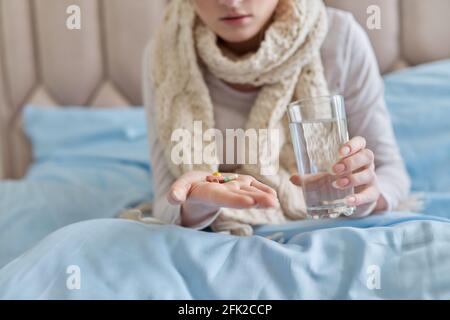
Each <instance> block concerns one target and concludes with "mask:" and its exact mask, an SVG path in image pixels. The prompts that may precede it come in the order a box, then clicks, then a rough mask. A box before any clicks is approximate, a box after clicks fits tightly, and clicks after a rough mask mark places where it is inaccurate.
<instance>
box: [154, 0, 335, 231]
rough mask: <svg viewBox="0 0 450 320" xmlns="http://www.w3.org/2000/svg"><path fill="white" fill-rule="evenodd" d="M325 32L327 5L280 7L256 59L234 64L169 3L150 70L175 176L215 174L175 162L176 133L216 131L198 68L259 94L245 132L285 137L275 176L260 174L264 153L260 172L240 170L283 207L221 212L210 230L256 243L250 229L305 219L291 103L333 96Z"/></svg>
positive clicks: (309, 2) (306, 2)
mask: <svg viewBox="0 0 450 320" xmlns="http://www.w3.org/2000/svg"><path fill="white" fill-rule="evenodd" d="M327 31H328V24H327V13H326V9H325V5H324V4H323V2H322V0H280V3H279V5H278V7H277V9H276V11H275V15H274V20H273V22H272V24H271V25H270V26H269V28H268V29H267V31H266V33H265V38H264V40H263V41H262V43H261V45H260V48H259V49H258V51H257V52H255V53H251V54H247V55H245V56H242V57H237V56H234V55H233V54H232V53H230V52H227V51H225V50H224V49H222V48H220V47H219V46H218V44H217V36H216V35H215V34H214V33H213V32H212V31H211V30H209V29H208V28H207V27H206V26H205V25H204V24H203V23H202V22H201V21H200V19H198V18H197V16H196V13H195V11H194V8H193V6H192V4H191V2H190V1H187V0H172V1H171V3H170V4H169V6H168V8H167V11H166V13H165V17H164V20H163V24H162V26H161V29H160V31H159V33H158V35H157V38H156V39H155V45H154V47H153V52H152V54H151V55H150V56H151V57H152V61H151V63H150V66H151V68H152V70H151V76H152V81H153V86H154V101H153V103H154V108H155V114H156V117H157V119H156V120H157V123H158V128H157V132H158V135H159V139H160V142H161V143H162V144H163V145H164V146H165V157H166V161H167V163H168V165H169V167H170V170H171V173H172V174H173V175H174V176H175V177H179V176H181V175H182V174H183V173H185V172H188V171H191V170H207V171H211V172H212V171H216V170H218V165H217V164H206V163H203V164H200V165H199V164H182V165H175V164H174V162H173V161H172V160H171V151H172V146H173V145H174V143H173V142H172V141H171V135H172V132H173V131H174V130H176V129H180V128H185V129H188V130H189V131H190V132H191V133H193V123H194V121H202V124H203V127H204V130H206V129H208V128H214V114H213V104H212V102H211V98H210V95H209V91H208V88H207V86H206V84H205V81H204V78H203V74H202V71H201V68H200V65H199V64H200V63H203V65H204V66H206V68H208V70H209V71H210V72H211V73H212V74H213V75H214V76H216V77H217V78H219V79H221V80H223V81H226V82H229V83H235V84H249V85H253V86H257V87H261V90H260V93H259V94H258V97H257V99H256V102H255V104H254V106H253V108H252V110H251V112H250V115H249V118H248V121H247V124H246V128H245V129H248V128H253V129H256V130H258V129H269V130H270V129H279V132H280V133H281V137H280V139H281V141H280V144H279V145H280V146H279V149H278V150H273V153H271V156H273V155H276V156H278V155H279V170H278V172H277V173H276V174H272V175H263V174H261V172H262V171H261V163H263V161H266V162H265V163H267V161H268V159H265V160H264V159H262V158H264V157H266V151H267V150H258V156H259V157H258V158H259V159H260V160H259V161H258V164H256V165H255V164H252V165H247V164H246V165H243V166H242V167H241V169H240V170H239V173H244V174H249V175H252V176H254V177H255V178H256V179H258V180H260V181H261V182H263V183H266V184H268V185H270V186H272V187H273V188H275V190H276V191H277V193H278V198H279V200H280V206H278V207H276V208H274V209H241V210H237V209H229V208H222V209H221V211H220V215H219V217H218V218H217V220H216V221H215V222H214V223H213V225H212V228H213V230H215V231H230V232H231V233H232V234H236V235H251V234H252V228H251V225H258V224H267V223H282V222H285V221H286V220H294V219H302V218H304V217H305V204H304V200H303V197H302V194H301V190H300V189H299V188H298V187H297V186H294V185H293V184H292V183H291V182H290V181H289V177H290V176H291V174H292V173H294V172H296V171H297V170H296V164H295V157H294V152H293V148H292V144H291V141H290V134H289V126H288V121H287V116H286V107H287V105H288V104H289V103H290V102H291V101H293V100H297V99H301V98H304V97H312V96H322V95H327V94H328V88H327V83H326V80H325V76H324V70H323V66H322V61H321V57H320V48H321V45H322V43H323V41H324V39H325V36H326V34H327ZM309 134H310V135H311V136H312V135H315V136H321V139H322V140H323V139H325V140H326V132H323V128H321V127H318V128H316V130H315V131H312V132H309ZM192 136H193V137H194V135H193V134H192ZM197 138H198V137H197ZM199 139H200V140H202V139H203V137H200V138H199ZM259 139H264V137H262V136H260V137H259ZM260 142H261V141H260ZM201 143H203V141H200V144H201ZM262 145H265V144H264V143H263V144H262ZM260 149H261V148H260ZM194 152H196V150H193V153H194ZM197 152H198V150H197ZM266 158H267V157H266Z"/></svg>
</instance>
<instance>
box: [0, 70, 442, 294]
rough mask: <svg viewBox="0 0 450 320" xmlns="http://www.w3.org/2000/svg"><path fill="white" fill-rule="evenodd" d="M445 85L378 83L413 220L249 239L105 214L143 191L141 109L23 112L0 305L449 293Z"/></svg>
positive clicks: (4, 191)
mask: <svg viewBox="0 0 450 320" xmlns="http://www.w3.org/2000/svg"><path fill="white" fill-rule="evenodd" d="M448 83H450V61H442V62H438V63H434V64H429V65H425V66H421V67H418V68H413V69H410V70H407V71H402V72H400V73H396V74H392V75H390V76H388V77H386V99H387V101H388V105H389V107H390V111H391V114H392V119H393V122H394V127H395V132H396V135H397V138H398V141H399V144H400V147H401V150H402V153H403V156H404V158H405V161H406V164H407V167H408V170H409V172H410V174H411V177H412V179H413V190H414V191H415V192H421V193H423V194H424V196H425V199H426V207H425V209H424V212H422V213H420V214H415V213H396V212H387V213H384V214H380V215H373V216H370V217H366V218H363V219H338V220H324V221H299V222H294V223H290V224H286V225H281V226H261V227H257V228H255V233H256V235H255V236H253V237H249V238H239V237H234V236H228V235H223V234H214V233H209V232H202V231H193V230H188V229H184V228H180V227H176V226H146V225H142V224H139V223H136V222H130V221H124V220H118V219H105V218H113V217H115V216H116V215H117V213H118V212H119V211H120V209H122V208H124V207H127V206H132V205H133V204H135V203H137V202H140V201H143V200H148V199H151V198H152V196H153V195H152V192H151V169H150V168H149V167H148V157H147V154H148V152H147V146H146V139H145V120H144V114H143V111H142V110H133V111H91V112H89V113H87V112H86V111H85V110H82V109H74V110H72V111H59V110H54V111H46V112H43V111H40V110H38V109H34V108H30V109H28V111H27V113H26V114H25V126H26V128H27V133H28V135H29V136H30V138H31V140H32V142H33V147H34V151H33V154H34V157H35V160H36V164H35V165H34V166H33V167H32V169H31V171H30V173H29V174H28V176H27V177H26V179H25V180H24V181H20V182H2V183H0V267H1V269H0V298H31V299H36V298H43V299H46V298H50V299H79V298H93V299H117V298H124V299H133V298H137V299H147V298H161V299H168V298H187V299H191V298H196V299H198V298H204V299H224V298H225V299H226V298H230V299H236V298H238V299H284V298H288V299H298V298H301V299H329V298H339V299H347V298H349V299H352V298H361V299H377V298H382V299H391V298H402V299H409V298H438V299H449V298H450V276H449V275H448V272H447V270H448V269H449V267H450V223H449V222H450V220H449V219H450V210H449V208H450V176H449V170H448V164H449V163H450V126H449V120H448V119H449V118H450V90H448ZM70 112H72V114H70V115H68V113H70ZM117 112H119V114H118V113H117ZM64 117H67V118H66V122H65V123H66V125H65V128H64V129H65V130H63V132H64V134H61V128H58V127H55V126H57V125H58V123H62V121H63V120H62V118H64ZM67 119H70V121H69V122H67ZM77 122H79V123H85V124H84V125H81V127H82V128H83V130H79V127H80V124H79V123H77ZM71 123H72V124H73V126H72V125H71ZM52 130H53V131H52ZM56 132H58V134H59V136H58V134H55V133H56ZM77 221H82V222H79V223H74V222H77ZM63 226H65V227H63ZM61 227H63V228H61ZM55 230H57V231H55ZM53 231H55V232H53ZM46 235H48V236H46ZM269 236H270V237H271V238H273V239H274V241H272V240H268V239H267V238H265V237H269Z"/></svg>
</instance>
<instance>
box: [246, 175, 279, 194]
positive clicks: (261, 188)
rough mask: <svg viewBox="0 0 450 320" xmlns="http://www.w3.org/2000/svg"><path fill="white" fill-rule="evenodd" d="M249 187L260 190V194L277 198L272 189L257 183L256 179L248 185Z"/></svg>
mask: <svg viewBox="0 0 450 320" xmlns="http://www.w3.org/2000/svg"><path fill="white" fill-rule="evenodd" d="M250 186H252V187H255V188H257V189H259V190H261V191H262V192H266V193H268V194H271V195H273V196H275V197H276V196H277V192H276V191H275V190H274V189H272V188H271V187H269V186H268V185H266V184H264V183H262V182H259V181H258V180H256V179H253V180H252V182H251V183H250Z"/></svg>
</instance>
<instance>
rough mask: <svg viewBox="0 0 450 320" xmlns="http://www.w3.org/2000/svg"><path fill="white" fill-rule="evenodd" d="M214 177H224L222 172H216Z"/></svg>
mask: <svg viewBox="0 0 450 320" xmlns="http://www.w3.org/2000/svg"><path fill="white" fill-rule="evenodd" d="M212 175H213V176H214V177H221V176H222V174H221V173H220V172H217V171H216V172H214V173H213V174H212Z"/></svg>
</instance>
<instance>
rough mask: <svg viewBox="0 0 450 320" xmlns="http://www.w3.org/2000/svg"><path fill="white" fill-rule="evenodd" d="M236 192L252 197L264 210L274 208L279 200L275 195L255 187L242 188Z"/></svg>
mask: <svg viewBox="0 0 450 320" xmlns="http://www.w3.org/2000/svg"><path fill="white" fill-rule="evenodd" d="M236 192H238V193H240V194H243V195H247V196H250V197H252V198H253V199H255V201H256V202H257V204H258V205H259V206H261V207H263V208H271V207H274V206H275V205H276V203H277V198H276V197H275V196H274V195H272V194H268V193H266V192H264V191H261V190H259V189H257V188H255V187H251V186H241V190H239V191H236Z"/></svg>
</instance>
